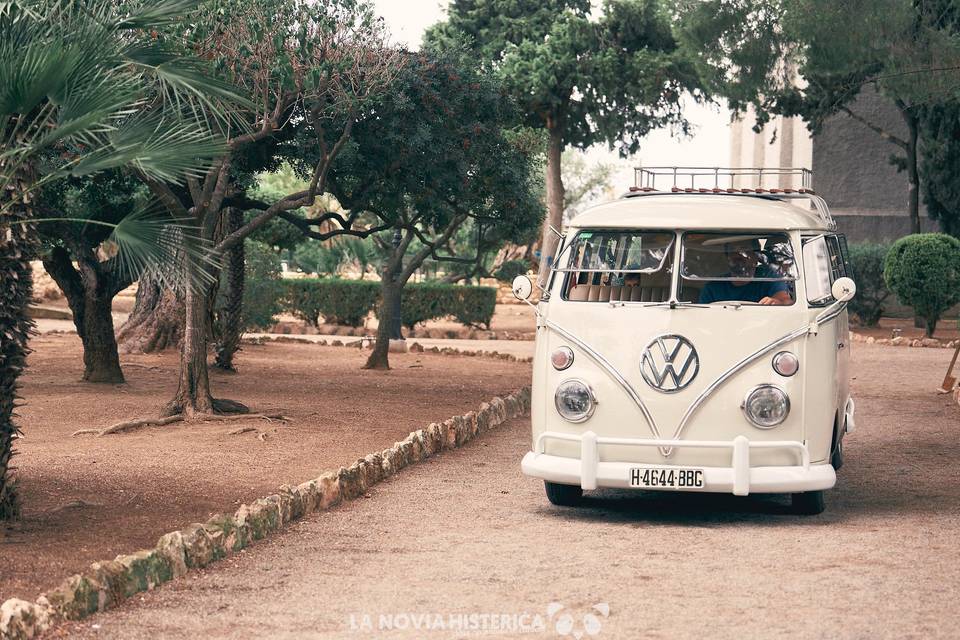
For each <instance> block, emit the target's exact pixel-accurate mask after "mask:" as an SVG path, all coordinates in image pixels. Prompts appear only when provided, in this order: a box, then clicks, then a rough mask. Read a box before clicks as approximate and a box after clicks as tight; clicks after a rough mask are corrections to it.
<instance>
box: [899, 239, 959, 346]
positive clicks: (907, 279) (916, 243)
mask: <svg viewBox="0 0 960 640" xmlns="http://www.w3.org/2000/svg"><path fill="white" fill-rule="evenodd" d="M883 279H884V280H885V281H886V283H887V286H888V287H889V288H890V290H891V291H893V292H894V293H895V294H897V298H899V299H900V302H902V303H903V304H906V305H909V306H911V307H913V310H914V311H915V312H916V313H917V315H919V316H920V317H921V318H923V319H924V320H925V321H926V323H927V335H928V336H932V335H933V332H934V331H935V330H936V328H937V321H938V320H939V319H940V316H942V315H943V313H944V312H945V311H946V310H947V309H949V308H950V307H952V306H953V305H954V304H956V303H957V302H960V240H957V239H956V238H954V237H952V236H948V235H947V234H945V233H918V234H915V235H910V236H906V237H903V238H900V239H899V240H897V241H896V242H895V243H893V246H892V247H891V248H890V252H889V253H887V257H886V259H885V260H884V265H883Z"/></svg>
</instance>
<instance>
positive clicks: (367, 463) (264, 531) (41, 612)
mask: <svg viewBox="0 0 960 640" xmlns="http://www.w3.org/2000/svg"><path fill="white" fill-rule="evenodd" d="M529 410H530V387H524V388H523V389H520V390H518V391H515V392H513V393H511V394H510V395H508V396H507V397H506V398H499V397H496V398H494V399H493V400H491V401H490V402H489V403H488V402H484V403H482V404H481V405H480V408H479V409H478V410H477V411H470V412H468V413H465V414H464V415H462V416H454V417H452V418H449V419H447V420H445V421H444V422H442V423H436V422H435V423H432V424H430V425H429V426H427V427H426V428H424V429H418V430H417V431H412V432H411V433H410V435H408V436H407V437H406V438H405V439H403V440H401V441H400V442H396V443H394V445H393V446H392V447H390V448H388V449H384V450H383V451H380V452H377V453H371V454H368V455H367V456H366V457H364V458H361V459H359V460H357V461H356V462H355V463H353V464H352V465H350V466H349V467H340V469H339V470H338V471H331V472H328V473H325V474H323V475H321V476H320V477H318V478H314V479H313V480H308V481H306V482H304V483H302V484H299V485H297V486H295V487H291V486H290V485H283V486H281V487H280V489H279V491H278V492H277V493H275V494H273V495H269V496H267V497H265V498H260V499H259V500H256V501H254V502H252V503H250V504H245V505H242V506H241V507H240V508H239V509H237V511H236V513H234V514H233V515H222V514H220V515H216V516H213V517H212V518H210V519H209V520H208V521H207V522H206V523H195V524H192V525H190V526H188V527H186V528H185V529H181V530H180V531H173V532H171V533H168V534H166V535H164V536H162V537H161V538H160V540H159V541H158V542H157V545H156V547H154V548H153V549H145V550H142V551H137V552H135V553H132V554H129V555H120V556H117V557H116V559H114V560H107V561H102V562H94V563H93V564H91V565H90V567H89V569H87V571H85V572H83V573H82V574H77V575H73V576H70V577H69V578H67V579H66V580H64V581H63V583H61V584H60V586H58V587H57V588H56V589H54V590H52V591H49V592H47V593H44V594H41V595H40V597H38V598H37V600H36V601H35V602H28V601H26V600H20V599H18V598H10V599H9V600H7V601H6V602H4V603H3V605H2V606H0V640H27V639H29V638H34V637H36V636H38V635H39V634H41V633H43V632H44V631H46V630H47V629H49V628H51V627H52V626H54V625H56V624H59V623H61V622H64V621H67V620H79V619H81V618H84V617H86V616H88V615H91V614H93V613H97V612H99V611H104V610H105V609H109V608H111V607H114V606H116V605H117V604H119V603H120V602H122V601H123V600H125V599H126V598H129V597H130V596H132V595H134V594H137V593H140V592H142V591H149V590H152V589H154V588H155V587H157V586H159V585H161V584H163V583H164V582H168V581H170V580H173V579H175V578H178V577H180V576H182V575H184V574H185V573H186V572H187V571H188V570H190V569H196V568H201V567H205V566H207V565H209V564H211V563H213V562H216V561H217V560H220V559H222V558H225V557H228V556H230V555H232V554H234V553H237V552H238V551H240V550H241V549H244V548H245V547H248V546H250V545H251V544H252V543H253V542H254V541H256V540H260V539H263V538H265V537H266V536H268V535H270V534H271V533H273V532H275V531H277V530H279V529H281V528H282V527H283V526H284V525H286V524H288V523H290V522H294V521H296V520H299V519H301V518H303V517H304V516H306V515H308V514H310V513H313V512H315V511H323V510H326V509H329V508H330V507H333V506H334V505H337V504H339V503H341V502H344V501H347V500H353V499H355V498H358V497H360V496H363V495H365V494H366V492H367V489H369V488H370V487H372V486H373V485H375V484H377V483H378V482H381V481H382V480H384V479H386V478H389V477H390V476H392V475H394V474H395V473H397V472H398V471H400V470H401V469H403V468H404V467H406V466H409V465H412V464H416V463H418V462H420V461H422V460H425V459H427V458H429V457H431V456H433V455H436V454H438V453H440V452H441V451H444V450H448V449H455V448H458V447H460V446H462V445H464V444H465V443H467V442H469V441H470V440H473V439H474V438H475V437H477V436H478V435H480V434H482V433H484V432H486V431H489V430H490V429H493V428H494V427H497V426H499V425H501V424H503V423H504V422H506V421H507V420H509V419H511V418H516V417H519V416H522V415H526V413H527V412H529Z"/></svg>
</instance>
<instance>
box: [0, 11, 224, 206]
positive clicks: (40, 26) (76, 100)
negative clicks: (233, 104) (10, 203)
mask: <svg viewBox="0 0 960 640" xmlns="http://www.w3.org/2000/svg"><path fill="white" fill-rule="evenodd" d="M4 4H6V5H8V6H5V7H4V10H3V11H0V60H2V63H0V87H2V89H0V167H2V169H0V185H2V186H3V187H6V186H7V185H8V184H9V180H10V178H11V176H12V175H13V174H14V173H16V172H18V171H21V170H22V169H23V168H24V167H26V166H32V167H34V168H40V169H41V171H40V174H39V176H38V180H37V181H36V182H35V183H34V184H28V185H26V187H27V189H28V190H30V189H33V188H37V187H39V186H41V185H43V184H46V183H49V182H50V181H52V180H55V179H59V178H62V177H66V176H81V175H89V174H92V173H97V172H99V171H103V170H106V169H110V168H116V167H120V166H135V167H137V168H138V169H139V170H140V171H141V172H142V173H144V174H146V175H149V176H151V177H153V178H156V179H158V180H167V181H171V182H175V181H178V180H181V179H182V178H183V177H184V176H185V175H191V174H192V175H196V174H197V172H198V171H200V170H202V169H203V168H205V166H207V165H208V164H209V162H210V161H211V160H212V159H213V158H214V157H216V156H217V155H218V154H220V153H221V152H222V151H223V145H222V143H221V142H218V141H217V140H215V139H214V137H213V136H212V135H211V133H210V131H209V130H208V129H207V128H206V126H205V124H204V123H203V122H202V121H201V120H199V119H198V118H196V117H195V116H196V115H197V114H199V113H204V114H205V115H214V116H216V115H218V114H220V113H222V106H221V105H214V103H213V101H212V100H211V96H216V97H217V99H218V100H221V99H226V100H233V99H235V98H236V96H235V95H234V94H233V93H232V91H231V89H230V88H229V87H227V86H226V85H224V84H223V83H221V82H219V81H218V80H216V79H215V78H212V77H209V76H208V74H207V71H208V70H207V69H206V67H205V66H204V65H203V64H202V63H201V62H200V61H199V60H197V59H194V58H190V57H188V56H184V55H181V54H180V52H176V51H174V50H173V49H171V47H170V46H169V45H167V44H166V39H165V38H160V37H157V31H156V30H157V29H161V28H164V27H165V26H166V25H169V24H172V23H176V22H180V21H183V22H189V21H190V20H191V19H192V17H193V14H194V13H195V7H194V6H192V4H193V3H189V2H165V3H141V2H133V3H122V6H121V5H120V4H119V3H115V2H108V1H105V0H91V1H90V2H82V3H75V2H56V1H54V0H43V1H38V2H29V3H22V2H15V3H4ZM145 25H149V26H145ZM146 104H150V105H151V107H150V108H144V106H145V105H146ZM41 161H42V162H41Z"/></svg>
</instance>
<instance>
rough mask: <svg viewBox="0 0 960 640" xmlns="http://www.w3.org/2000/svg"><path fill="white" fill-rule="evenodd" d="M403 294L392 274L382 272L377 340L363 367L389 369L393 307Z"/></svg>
mask: <svg viewBox="0 0 960 640" xmlns="http://www.w3.org/2000/svg"><path fill="white" fill-rule="evenodd" d="M402 295H403V286H402V285H401V284H399V283H397V282H396V281H395V280H394V279H393V277H392V276H387V275H386V274H384V277H383V280H382V283H381V285H380V314H379V315H380V318H379V320H380V324H379V325H377V341H376V343H375V344H374V345H373V351H372V352H371V353H370V356H369V357H368V358H367V363H366V364H365V365H363V368H364V369H389V368H390V361H389V358H388V354H389V353H390V333H391V332H390V326H391V325H392V324H393V309H394V305H395V304H396V302H397V300H398V299H399V298H400V296H402Z"/></svg>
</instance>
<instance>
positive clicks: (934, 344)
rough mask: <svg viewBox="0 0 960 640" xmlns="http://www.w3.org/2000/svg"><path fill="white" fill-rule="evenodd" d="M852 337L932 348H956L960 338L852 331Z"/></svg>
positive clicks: (889, 343)
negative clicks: (908, 336)
mask: <svg viewBox="0 0 960 640" xmlns="http://www.w3.org/2000/svg"><path fill="white" fill-rule="evenodd" d="M850 339H851V340H852V341H853V342H864V343H866V344H882V345H887V346H891V347H927V348H931V349H956V348H957V345H958V344H960V340H939V339H937V338H905V337H903V336H898V337H896V338H874V337H873V336H865V335H862V334H859V333H854V332H853V331H851V332H850Z"/></svg>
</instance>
